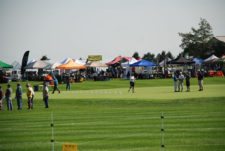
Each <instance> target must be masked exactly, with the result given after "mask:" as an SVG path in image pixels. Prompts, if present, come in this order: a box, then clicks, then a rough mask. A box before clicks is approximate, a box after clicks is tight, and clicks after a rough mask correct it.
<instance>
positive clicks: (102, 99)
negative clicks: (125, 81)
mask: <svg viewBox="0 0 225 151" xmlns="http://www.w3.org/2000/svg"><path fill="white" fill-rule="evenodd" d="M111 82H112V81H111ZM83 84H85V83H83ZM106 84H107V83H106ZM106 87H107V85H106ZM224 90H225V83H224V84H223V83H220V84H214V83H212V84H209V85H207V84H206V85H205V90H204V91H201V92H199V91H198V87H197V85H192V87H191V92H176V93H175V92H173V87H172V86H166V85H165V86H161V87H160V86H154V87H137V88H136V89H135V93H131V92H130V93H128V88H115V89H113V88H110V89H98V90H97V89H94V87H93V89H90V88H89V89H86V90H79V89H77V90H72V91H62V92H61V93H60V94H58V93H55V94H50V96H49V98H50V100H49V106H50V108H49V109H45V108H44V103H43V101H42V99H41V98H42V96H41V92H36V95H35V103H34V109H33V110H27V109H26V107H27V103H26V97H25V95H24V96H23V98H24V99H23V110H20V111H18V110H16V102H15V100H13V104H14V109H13V111H7V110H6V105H5V104H4V111H1V112H0V151H31V150H32V151H40V150H41V151H50V150H52V143H51V139H52V127H51V123H52V114H53V123H54V127H53V128H54V140H55V141H54V150H55V151H61V150H62V145H63V144H64V143H74V144H77V145H78V150H79V151H157V150H158V151H160V150H167V151H212V150H213V151H224V150H225V93H224ZM162 114H163V117H164V118H163V119H162V118H161V115H162ZM162 120H163V121H162ZM162 122H163V125H162ZM161 129H163V130H164V131H161ZM161 145H164V148H161Z"/></svg>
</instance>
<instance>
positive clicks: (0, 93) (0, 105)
mask: <svg viewBox="0 0 225 151" xmlns="http://www.w3.org/2000/svg"><path fill="white" fill-rule="evenodd" d="M3 99H4V92H3V90H2V86H0V111H1V110H3Z"/></svg>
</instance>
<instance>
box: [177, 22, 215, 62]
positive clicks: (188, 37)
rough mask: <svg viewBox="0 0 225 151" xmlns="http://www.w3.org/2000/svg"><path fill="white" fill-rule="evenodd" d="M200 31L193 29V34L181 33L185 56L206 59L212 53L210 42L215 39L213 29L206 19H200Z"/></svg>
mask: <svg viewBox="0 0 225 151" xmlns="http://www.w3.org/2000/svg"><path fill="white" fill-rule="evenodd" d="M198 25H199V27H198V29H195V28H194V27H192V28H191V32H188V33H179V36H181V38H182V39H181V41H182V43H181V45H180V47H181V48H183V50H184V54H186V53H188V54H189V55H191V56H195V57H202V58H205V57H207V56H208V55H209V53H210V52H211V50H210V49H211V48H210V45H209V44H208V42H209V40H210V39H212V38H213V33H212V27H211V25H210V24H209V23H208V21H207V20H206V19H202V18H201V19H200V23H199V24H198Z"/></svg>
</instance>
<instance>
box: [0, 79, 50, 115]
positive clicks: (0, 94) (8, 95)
mask: <svg viewBox="0 0 225 151" xmlns="http://www.w3.org/2000/svg"><path fill="white" fill-rule="evenodd" d="M26 87H27V92H26V95H27V105H28V108H27V109H29V110H31V109H33V107H34V96H35V93H34V90H33V88H32V87H31V85H30V84H29V83H27V84H26ZM48 92H49V90H48V86H47V84H46V83H44V87H43V100H44V103H45V108H48ZM12 93H13V90H12V88H11V85H10V84H8V85H7V89H6V91H5V93H4V91H3V89H2V87H1V86H0V110H3V104H4V103H3V101H4V100H5V101H6V104H7V109H8V110H9V111H12V110H13V102H12V99H13V97H12ZM22 95H23V90H22V86H21V84H20V83H18V84H17V87H16V92H15V99H16V102H17V109H18V110H22V105H23V98H22Z"/></svg>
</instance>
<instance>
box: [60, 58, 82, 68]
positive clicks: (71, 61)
mask: <svg viewBox="0 0 225 151" xmlns="http://www.w3.org/2000/svg"><path fill="white" fill-rule="evenodd" d="M85 68H86V66H84V65H81V64H78V63H76V62H74V61H73V60H72V59H71V60H69V61H68V62H67V63H66V64H62V65H59V66H57V67H56V69H85Z"/></svg>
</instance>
